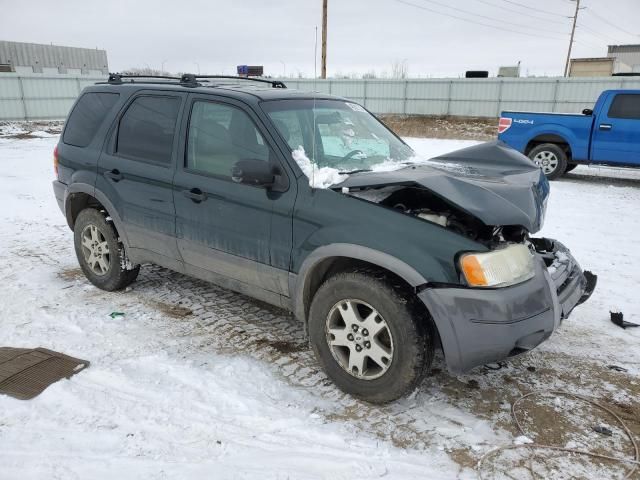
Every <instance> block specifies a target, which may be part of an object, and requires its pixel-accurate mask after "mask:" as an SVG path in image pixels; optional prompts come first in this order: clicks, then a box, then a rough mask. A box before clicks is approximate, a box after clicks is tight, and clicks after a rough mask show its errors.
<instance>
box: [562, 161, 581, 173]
mask: <svg viewBox="0 0 640 480" xmlns="http://www.w3.org/2000/svg"><path fill="white" fill-rule="evenodd" d="M577 166H578V164H577V163H567V168H566V169H565V171H564V173H569V172H570V171H571V170H573V169H575V168H576V167H577Z"/></svg>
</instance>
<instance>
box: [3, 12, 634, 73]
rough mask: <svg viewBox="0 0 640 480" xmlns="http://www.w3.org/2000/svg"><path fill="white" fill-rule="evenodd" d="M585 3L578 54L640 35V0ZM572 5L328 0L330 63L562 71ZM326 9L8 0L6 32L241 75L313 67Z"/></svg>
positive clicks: (132, 60)
mask: <svg viewBox="0 0 640 480" xmlns="http://www.w3.org/2000/svg"><path fill="white" fill-rule="evenodd" d="M521 5H524V6H521ZM582 5H583V6H584V7H586V8H585V9H583V10H581V12H580V15H579V21H578V29H577V33H576V40H577V41H576V43H575V45H574V54H573V55H572V56H573V57H598V56H606V53H607V48H606V47H607V45H608V44H620V43H640V37H639V36H638V34H640V23H639V22H638V19H640V0H582ZM527 6H529V7H528V8H527ZM574 9H575V3H574V2H572V1H570V0H535V1H534V0H369V1H366V0H329V41H328V73H329V75H330V76H331V75H335V74H339V73H342V74H348V73H352V72H357V73H363V72H367V71H369V70H375V71H376V72H377V73H378V74H380V73H381V72H383V71H387V72H389V71H390V70H391V64H392V63H393V62H394V61H406V63H407V65H408V68H409V74H410V76H422V77H424V76H431V77H437V76H459V75H461V74H463V73H464V71H465V70H471V69H473V70H478V69H482V70H489V71H490V72H491V73H492V74H495V73H496V72H497V68H498V67H499V66H500V65H514V64H516V63H517V62H518V61H521V62H522V74H523V75H526V74H532V75H533V74H535V75H544V74H546V75H559V74H561V73H562V71H563V68H564V62H565V57H566V53H567V46H568V43H569V33H570V31H571V22H570V20H569V18H567V17H569V16H571V15H573V11H574ZM436 12H440V13H436ZM321 13H322V0H271V1H268V0H267V1H265V0H230V1H219V0H208V1H202V0H189V1H183V2H176V1H171V2H169V1H164V0H153V1H152V0H138V1H133V0H132V1H122V0H108V1H105V0H101V1H99V2H98V1H94V0H59V1H55V2H54V1H52V0H0V40H12V41H22V42H35V43H54V44H57V45H67V46H74V47H90V48H94V47H98V48H102V49H106V50H107V55H108V59H109V68H110V70H112V71H119V70H123V69H126V68H129V67H145V66H149V67H152V68H158V69H159V68H160V67H161V66H162V64H163V62H164V67H165V69H166V70H169V71H173V72H178V71H180V72H184V71H187V72H196V73H197V71H198V68H199V69H200V71H201V73H217V74H219V73H225V74H235V69H236V65H239V64H251V65H264V66H265V74H270V75H274V76H275V75H281V74H282V73H283V72H286V74H287V75H290V74H295V75H297V74H298V72H301V73H302V74H304V75H307V76H312V75H313V71H314V39H315V28H316V26H317V27H318V57H319V55H320V38H321V25H322V24H321ZM607 22H608V23H607ZM482 24H484V25H482ZM487 25H492V26H493V27H495V28H492V27H489V26H487ZM500 29H502V30H500ZM318 65H319V60H318ZM319 73H320V68H319V66H318V74H319Z"/></svg>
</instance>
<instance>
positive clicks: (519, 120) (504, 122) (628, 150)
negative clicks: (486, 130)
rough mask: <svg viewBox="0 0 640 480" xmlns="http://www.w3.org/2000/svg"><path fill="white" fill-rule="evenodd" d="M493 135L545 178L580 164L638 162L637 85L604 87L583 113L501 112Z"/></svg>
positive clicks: (630, 164) (639, 116)
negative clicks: (514, 150) (524, 158)
mask: <svg viewBox="0 0 640 480" xmlns="http://www.w3.org/2000/svg"><path fill="white" fill-rule="evenodd" d="M498 138H499V139H500V140H502V141H503V142H505V143H506V144H507V145H509V146H511V147H513V148H515V149H516V150H519V151H520V152H522V153H524V154H525V155H527V156H528V157H529V158H530V159H531V160H533V161H534V162H535V163H537V164H538V165H540V167H541V168H542V170H543V172H544V173H545V175H546V176H547V178H549V179H550V180H553V179H555V178H558V177H559V176H561V175H563V174H564V173H566V172H569V171H571V170H573V169H574V168H576V166H577V165H580V164H591V163H597V164H602V165H612V166H626V167H640V90H606V91H604V92H602V94H601V95H600V98H598V101H597V102H596V104H595V106H594V107H593V110H592V109H590V108H586V109H584V110H583V111H582V115H578V114H575V115H574V114H564V113H531V112H511V111H505V112H502V116H501V117H500V123H499V125H498Z"/></svg>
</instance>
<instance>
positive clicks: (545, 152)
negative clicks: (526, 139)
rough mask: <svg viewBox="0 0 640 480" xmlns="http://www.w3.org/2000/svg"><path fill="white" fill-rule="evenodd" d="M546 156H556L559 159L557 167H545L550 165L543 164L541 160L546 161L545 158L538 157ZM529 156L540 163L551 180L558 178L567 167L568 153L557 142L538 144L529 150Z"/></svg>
mask: <svg viewBox="0 0 640 480" xmlns="http://www.w3.org/2000/svg"><path fill="white" fill-rule="evenodd" d="M545 156H547V157H549V158H551V159H553V158H555V159H556V160H557V163H556V165H555V168H553V169H551V168H550V167H549V168H548V169H547V170H545V167H548V165H542V164H541V162H544V159H542V158H537V159H536V157H545ZM529 158H530V159H531V160H533V161H534V162H535V163H538V164H540V167H541V168H542V169H543V170H542V171H543V172H544V174H545V176H546V177H547V178H548V179H549V180H555V179H556V178H558V177H560V176H562V175H563V174H564V172H565V171H566V169H567V154H566V153H565V151H564V150H563V149H562V148H561V147H560V146H559V145H556V144H555V143H543V144H542V145H538V146H537V147H535V148H534V149H533V150H531V151H530V152H529Z"/></svg>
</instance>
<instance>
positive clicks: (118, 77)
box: [107, 73, 180, 83]
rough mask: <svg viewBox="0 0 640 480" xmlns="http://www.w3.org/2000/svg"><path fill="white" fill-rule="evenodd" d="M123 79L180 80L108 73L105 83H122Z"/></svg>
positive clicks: (161, 76) (177, 78) (158, 76)
mask: <svg viewBox="0 0 640 480" xmlns="http://www.w3.org/2000/svg"><path fill="white" fill-rule="evenodd" d="M123 78H131V79H134V78H163V79H166V80H180V77H170V76H167V75H126V74H125V75H123V74H121V73H110V74H109V79H108V80H107V83H122V79H123Z"/></svg>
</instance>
